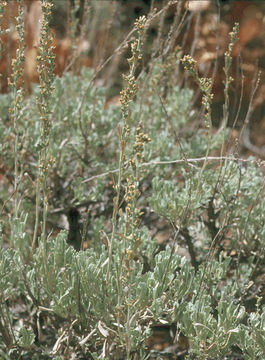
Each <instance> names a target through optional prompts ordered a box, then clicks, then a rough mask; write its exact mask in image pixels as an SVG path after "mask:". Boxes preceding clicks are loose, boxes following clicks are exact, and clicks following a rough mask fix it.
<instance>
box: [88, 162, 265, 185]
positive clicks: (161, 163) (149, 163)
mask: <svg viewBox="0 0 265 360" xmlns="http://www.w3.org/2000/svg"><path fill="white" fill-rule="evenodd" d="M205 160H207V161H221V160H227V161H234V162H238V161H239V162H246V163H248V162H256V161H257V160H253V159H238V158H235V157H231V156H230V157H228V156H207V158H206V157H201V158H194V159H176V160H166V161H156V160H153V161H149V162H146V163H142V164H140V165H139V166H140V167H148V166H150V165H170V164H183V163H185V164H189V165H190V166H193V165H192V163H199V162H204V161H205ZM259 166H265V161H260V162H259ZM117 172H119V169H114V170H109V171H106V172H104V173H102V174H98V175H94V176H91V177H90V178H88V179H85V180H83V182H82V183H83V184H84V183H88V182H90V181H93V180H95V179H99V178H102V177H105V176H109V175H112V174H116V173H117Z"/></svg>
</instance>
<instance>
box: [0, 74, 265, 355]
mask: <svg viewBox="0 0 265 360" xmlns="http://www.w3.org/2000/svg"><path fill="white" fill-rule="evenodd" d="M149 75H150V78H149V80H148V78H147V79H144V80H143V82H142V84H144V83H145V81H146V82H147V88H148V89H149V91H147V92H146V94H145V96H143V95H141V96H139V97H138V98H137V99H136V100H135V102H134V103H133V104H132V106H131V119H130V121H131V123H132V124H131V125H132V126H134V124H135V121H136V120H138V119H139V118H140V120H141V122H142V123H143V126H144V129H145V131H146V132H147V133H148V134H149V136H150V137H151V139H152V141H151V143H150V144H147V145H146V147H145V149H144V156H145V161H146V162H151V161H169V162H168V163H166V164H164V163H163V164H155V163H153V164H149V165H148V164H145V163H144V164H142V165H141V167H140V169H141V171H142V173H141V179H140V185H139V186H140V191H141V194H140V195H139V198H138V199H137V201H138V203H139V204H140V206H141V209H143V210H144V211H146V213H145V215H144V216H143V220H142V221H143V223H142V224H141V225H140V226H139V227H138V228H136V229H135V234H136V237H137V238H139V239H140V240H141V241H139V244H138V245H137V246H138V248H137V253H133V252H132V245H131V243H132V239H131V238H128V237H126V236H125V235H124V234H125V233H126V232H125V228H126V221H125V218H124V214H123V212H122V207H123V206H122V204H121V206H120V213H119V221H118V225H117V231H116V233H115V238H114V244H113V248H112V254H111V257H112V262H111V266H110V273H109V274H108V263H109V261H110V253H109V246H110V244H109V233H110V230H109V229H110V226H109V224H110V222H111V211H110V210H109V209H111V208H112V204H113V202H112V201H113V199H112V197H113V195H112V193H111V190H110V189H109V188H110V187H109V186H108V185H107V182H109V179H110V178H109V177H108V176H102V177H99V178H96V179H94V180H92V181H90V182H87V183H84V182H83V180H85V179H88V178H90V177H92V176H94V175H99V174H102V173H105V172H109V171H114V172H113V174H112V176H113V178H114V181H116V172H115V169H117V167H118V160H117V159H118V155H119V142H118V135H117V130H116V129H117V124H118V123H119V124H120V126H122V123H121V111H120V108H119V107H117V106H113V105H110V106H109V107H108V109H105V101H106V100H105V94H104V89H101V88H99V87H95V86H94V85H92V84H91V78H92V72H91V71H90V70H85V69H84V70H82V73H81V76H80V77H78V76H73V75H71V74H65V75H64V76H63V77H62V78H56V79H55V82H54V91H53V94H52V98H51V101H50V102H49V104H50V105H49V106H50V109H49V111H50V113H51V122H52V125H51V133H50V148H49V157H50V159H53V161H52V162H51V167H50V168H48V169H47V181H48V186H49V187H50V188H51V189H50V195H49V196H50V198H49V202H50V209H49V211H50V215H49V216H50V218H51V220H52V218H53V217H54V215H53V214H54V213H55V212H54V213H53V211H55V210H56V208H64V207H67V206H70V205H72V204H75V205H80V204H85V203H86V202H87V203H89V204H90V202H91V203H93V204H95V207H97V209H99V210H97V211H99V213H100V214H99V215H98V213H97V211H95V215H94V214H93V208H90V209H91V210H92V216H91V218H90V221H91V224H90V225H89V230H90V237H91V241H90V248H89V249H87V250H85V251H80V252H76V251H75V250H74V249H73V248H72V247H71V246H70V247H69V246H68V244H67V242H66V238H67V232H66V231H61V232H59V234H57V235H51V234H50V235H49V236H48V235H47V243H46V244H44V243H43V242H42V241H41V239H39V240H40V241H39V242H40V244H39V246H38V247H37V249H36V251H35V252H33V251H32V250H31V248H30V239H31V236H32V224H33V221H34V192H35V188H34V185H32V183H33V184H34V181H35V179H36V176H37V161H38V152H39V146H40V121H39V113H38V106H37V105H36V95H38V91H39V90H38V88H37V87H36V88H35V89H34V90H33V93H32V95H31V96H30V97H29V98H28V99H26V100H25V103H24V108H23V114H24V115H23V117H20V118H19V120H20V123H19V124H18V125H19V127H18V129H17V130H16V131H18V134H19V138H20V150H19V162H20V166H21V186H20V188H19V192H20V196H21V203H20V207H19V208H20V211H19V214H20V216H19V218H17V219H14V218H11V219H10V221H12V222H13V226H12V229H13V231H15V236H13V238H14V239H15V241H14V243H13V244H12V246H13V248H8V249H6V248H5V246H1V252H0V259H1V263H0V289H1V295H0V300H1V305H0V306H1V312H2V319H0V325H1V329H0V330H1V334H0V349H1V351H2V352H3V353H4V352H6V353H9V355H10V358H12V355H11V353H12V351H13V350H12V351H11V349H14V348H16V349H17V351H19V352H20V354H26V352H27V351H32V352H33V353H34V349H36V346H38V345H37V344H40V343H41V341H42V340H41V335H40V333H39V332H38V330H37V328H38V326H39V324H40V323H39V321H40V320H39V319H40V318H41V321H42V323H43V324H44V326H43V329H44V330H43V331H44V332H45V336H46V339H47V341H46V343H45V342H44V343H41V347H40V348H39V351H41V352H43V354H46V356H49V358H56V356H57V358H58V359H59V358H60V356H59V355H60V354H63V351H65V349H66V348H68V350H67V351H69V348H70V349H71V351H73V352H75V353H76V354H78V356H80V358H81V357H82V356H90V354H92V353H93V355H91V356H93V358H97V359H99V358H100V359H102V358H105V359H107V358H114V357H115V356H116V357H117V358H125V356H127V358H128V359H129V358H131V357H130V356H138V357H136V358H139V359H143V358H144V356H146V353H145V348H146V346H145V339H146V338H147V337H148V336H149V335H150V334H151V333H152V327H153V326H155V325H156V324H161V323H162V324H167V325H168V326H170V325H172V324H175V325H176V328H177V329H178V331H181V332H182V333H183V334H184V335H185V336H186V337H187V338H188V340H189V346H190V347H189V349H188V351H187V354H186V358H187V359H194V358H196V359H224V358H225V356H228V355H230V354H231V353H232V352H233V349H234V348H235V347H237V351H238V352H241V353H242V354H243V356H244V358H245V359H263V358H264V348H265V343H264V339H265V333H264V323H265V310H264V307H262V301H261V300H260V301H259V302H258V304H259V305H258V304H257V306H256V304H254V305H248V302H247V299H248V298H252V299H254V300H255V294H257V295H259V294H260V289H261V288H260V279H259V275H260V272H261V270H262V266H263V265H262V261H264V257H263V256H264V254H263V253H262V251H264V246H265V230H264V229H265V227H264V215H263V214H264V212H265V200H264V199H265V197H264V183H263V181H264V180H263V177H262V172H261V169H259V168H258V167H257V166H256V165H255V164H254V162H253V163H251V162H244V163H243V162H242V161H241V160H237V159H234V158H233V157H232V156H231V157H230V158H227V159H226V160H225V161H222V162H220V161H219V162H218V161H211V160H210V159H208V160H207V159H201V160H200V161H197V162H196V161H195V162H192V161H190V160H187V159H191V158H198V157H203V156H204V155H205V152H206V149H207V144H208V140H207V136H206V133H205V131H204V130H203V129H200V130H199V131H193V130H191V129H190V128H189V125H190V124H191V123H192V122H193V114H194V112H193V111H192V109H190V102H191V99H192V96H193V93H192V91H191V90H189V89H185V88H184V89H181V88H179V87H177V86H172V87H169V88H167V89H165V88H163V86H161V84H160V82H159V72H158V71H157V70H156V67H155V68H154V74H152V73H151V74H149ZM154 79H155V81H154ZM148 81H150V87H149V86H148V84H149V83H148ZM152 81H153V82H152ZM151 85H152V86H151ZM10 96H11V95H10ZM9 101H10V100H9V96H6V95H3V96H1V118H2V121H1V133H0V138H1V153H2V161H4V164H5V171H6V175H7V179H9V177H10V176H11V173H12V171H13V165H12V141H11V139H12V132H13V131H14V129H12V126H11V124H10V123H9V120H8V111H7V108H8V104H9ZM161 102H162V104H161ZM134 134H135V130H134V129H132V131H131V135H130V138H129V139H128V148H127V150H126V151H127V153H126V156H127V155H128V154H130V151H131V149H132V147H133V139H134ZM7 139H9V141H7ZM222 139H223V134H222V136H221V135H220V133H218V132H217V133H216V134H215V135H213V139H212V145H211V146H212V148H211V150H212V151H213V150H215V149H217V148H218V146H220V145H221V142H222ZM180 144H181V145H180ZM182 159H183V161H182ZM175 160H180V162H179V163H174V161H175ZM170 161H172V162H170ZM124 171H125V175H126V166H125V169H124ZM25 172H26V173H27V174H28V176H27V175H25ZM111 181H112V180H111ZM112 185H113V184H112ZM10 186H11V183H8V181H6V182H4V183H3V184H1V197H2V200H3V208H2V212H3V214H5V216H4V217H3V220H2V223H3V224H2V225H3V229H4V230H3V235H2V236H3V239H4V240H3V239H2V241H1V243H2V244H3V243H4V242H5V243H6V244H8V243H9V236H10V233H9V226H8V217H7V216H8V214H7V210H9V211H10V212H12V206H13V202H12V196H11V197H10ZM122 186H123V184H122ZM111 187H112V186H111ZM122 190H124V189H123V188H122ZM4 210H5V211H6V213H4ZM97 215H98V216H97ZM93 216H94V218H93ZM152 219H154V220H152ZM159 219H160V220H161V219H163V222H164V223H166V224H167V226H168V233H169V234H170V232H173V237H174V239H173V240H172V239H170V240H169V241H168V245H167V246H166V248H165V249H163V248H160V247H159V246H158V244H157V242H156V238H155V236H152V235H151V234H152V232H153V233H156V231H155V230H157V222H158V220H159ZM57 220H58V219H57ZM161 221H162V220H161ZM51 229H52V227H51ZM169 229H171V230H169ZM177 245H179V246H180V247H182V248H185V249H186V254H187V255H188V253H189V256H190V257H191V260H192V261H190V260H189V259H188V256H180V255H179V254H178V250H177V249H178V246H177ZM192 250H193V252H192ZM234 254H235V255H236V256H233V255H234ZM263 303H264V302H263ZM16 304H20V305H18V306H21V307H22V308H21V309H17V308H16V306H15V305H16ZM7 306H8V307H9V308H10V314H8V312H7V309H6V307H7ZM17 313H19V314H20V313H21V314H23V317H24V318H25V324H23V322H20V321H16V317H17ZM5 326H6V333H5V332H4V330H3V329H4V328H5ZM88 334H91V335H90V336H89V337H88V339H87V340H86V341H85V338H86V337H87V335H88ZM60 336H62V337H61V338H60ZM58 339H61V340H60V342H59V343H58V344H57V345H58V346H57V347H54V345H55V343H56V341H57V340H58ZM82 341H83V342H82ZM52 349H53V350H52ZM128 349H129V350H128ZM126 352H127V354H126ZM125 354H126V355H125Z"/></svg>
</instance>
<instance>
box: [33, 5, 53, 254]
mask: <svg viewBox="0 0 265 360" xmlns="http://www.w3.org/2000/svg"><path fill="white" fill-rule="evenodd" d="M41 5H42V12H43V21H42V28H41V34H40V46H39V55H38V56H37V62H38V73H39V81H40V84H39V88H40V95H39V96H38V97H37V99H36V100H37V105H38V109H39V115H40V120H41V140H40V144H39V148H38V150H39V164H38V171H39V172H38V178H37V185H36V218H35V228H34V235H33V242H32V245H33V248H34V247H35V246H36V239H37V231H38V224H39V212H40V202H41V189H42V197H43V221H42V238H43V240H44V241H45V239H46V218H47V211H48V198H49V189H48V188H47V174H48V171H49V168H50V167H51V166H52V165H53V159H52V158H49V157H48V152H49V144H50V132H51V121H50V109H49V105H50V99H51V94H52V91H53V80H54V74H53V70H54V54H53V46H52V35H51V32H50V28H49V21H50V17H51V8H52V3H51V2H50V1H48V0H41Z"/></svg>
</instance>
